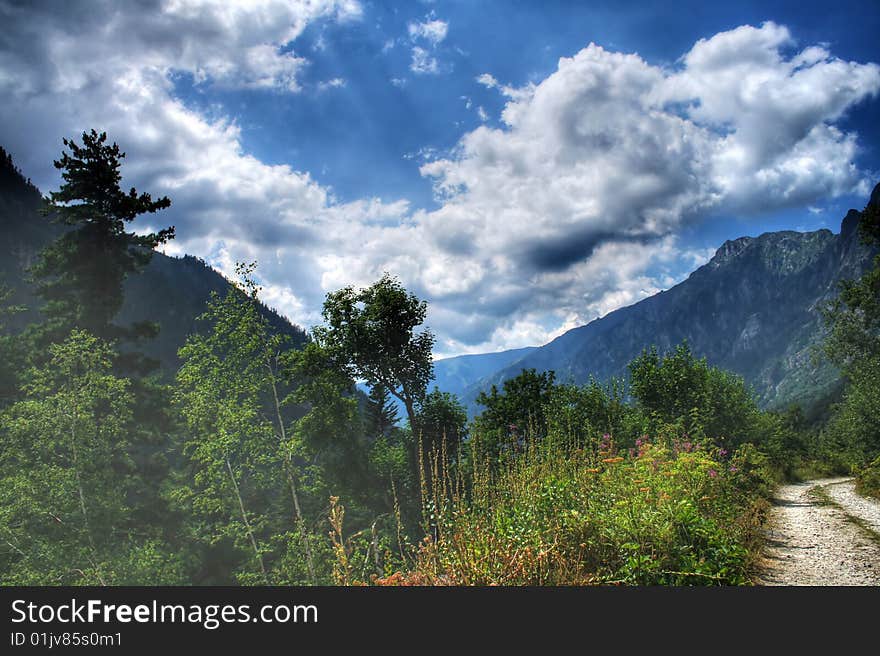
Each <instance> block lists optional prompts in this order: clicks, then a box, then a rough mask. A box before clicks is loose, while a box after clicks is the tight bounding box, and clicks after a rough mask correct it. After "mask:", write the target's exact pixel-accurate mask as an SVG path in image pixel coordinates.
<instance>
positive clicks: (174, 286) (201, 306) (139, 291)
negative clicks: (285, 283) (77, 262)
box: [0, 148, 306, 371]
mask: <svg viewBox="0 0 880 656" xmlns="http://www.w3.org/2000/svg"><path fill="white" fill-rule="evenodd" d="M41 202H42V200H41V195H40V192H39V190H38V189H37V188H36V187H34V186H33V185H32V184H30V182H29V181H27V180H25V178H24V177H23V176H22V174H21V173H20V172H19V171H18V170H17V169H16V168H15V165H14V164H13V162H12V160H11V159H10V158H9V156H8V155H7V153H6V152H5V151H4V150H3V149H2V148H0V234H2V239H0V284H5V285H7V286H9V287H11V288H12V289H13V291H14V296H13V299H12V302H13V303H16V304H21V305H25V306H26V307H27V308H28V311H27V312H26V313H23V314H22V315H18V316H17V317H16V324H17V326H18V327H21V326H23V325H24V324H25V323H27V322H30V321H37V320H39V312H38V308H39V306H40V303H41V301H40V299H39V298H37V297H35V296H34V294H33V289H32V286H31V285H30V284H29V283H28V282H27V280H26V271H27V268H28V267H29V266H31V265H32V264H33V263H34V262H35V261H36V259H37V257H38V255H39V252H40V250H41V249H42V248H43V247H44V246H45V245H46V244H48V243H49V242H50V241H51V240H53V239H55V238H56V237H57V236H58V235H59V234H60V232H61V230H62V228H61V227H60V226H58V225H55V224H53V223H50V222H49V221H48V220H47V219H46V218H45V217H42V216H40V215H39V208H40V206H41ZM228 285H229V282H228V281H227V280H226V278H224V277H223V276H222V275H220V274H219V273H218V272H217V271H215V270H214V269H212V268H211V267H209V266H208V265H207V264H205V263H204V262H203V261H202V260H200V259H198V258H195V257H191V256H185V257H182V258H174V257H168V256H166V255H163V254H161V253H156V254H154V256H153V259H152V261H151V262H150V264H149V265H148V266H147V267H146V268H145V269H144V270H143V271H142V272H141V273H139V274H137V275H133V276H130V277H129V278H128V279H127V280H126V284H125V303H124V304H123V307H122V310H121V311H120V313H119V315H118V316H117V318H116V321H117V323H119V324H122V325H126V324H129V323H131V322H134V321H144V320H149V321H155V322H157V323H158V324H159V327H160V332H159V336H158V337H157V338H156V339H154V340H152V341H150V342H148V343H145V344H144V345H143V346H142V347H141V350H142V351H144V352H145V353H146V354H147V355H149V356H150V357H153V358H156V359H157V360H159V361H160V362H161V364H162V366H163V368H164V369H165V370H166V371H175V370H176V369H177V366H178V360H177V349H178V348H180V347H181V346H182V345H183V343H184V341H185V340H186V336H187V335H189V334H190V333H192V332H194V331H195V330H196V328H197V323H198V322H197V321H196V317H198V316H199V315H200V314H202V313H203V312H204V311H205V304H206V303H207V301H208V298H209V297H210V294H211V292H214V291H216V292H218V293H224V292H225V290H226V289H227V287H228ZM262 310H263V314H264V316H266V317H267V318H268V320H269V322H270V323H271V324H272V325H273V326H274V327H275V328H276V330H279V331H282V332H285V333H287V334H289V335H291V336H292V338H293V339H294V341H295V342H296V343H298V344H301V343H303V342H305V340H306V334H305V332H304V331H303V329H302V328H300V327H299V326H296V325H294V324H292V323H291V322H290V321H288V320H287V319H286V318H284V317H283V316H281V315H280V314H278V313H277V312H275V311H274V310H272V309H270V308H268V307H263V308H262Z"/></svg>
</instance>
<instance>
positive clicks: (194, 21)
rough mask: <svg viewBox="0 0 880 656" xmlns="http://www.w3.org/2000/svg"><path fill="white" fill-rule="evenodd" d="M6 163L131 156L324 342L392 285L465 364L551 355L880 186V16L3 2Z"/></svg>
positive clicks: (292, 2) (163, 218) (193, 248)
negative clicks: (330, 320)
mask: <svg viewBox="0 0 880 656" xmlns="http://www.w3.org/2000/svg"><path fill="white" fill-rule="evenodd" d="M0 23H2V24H3V25H4V29H3V30H2V32H0V100H2V102H0V145H2V146H3V147H4V148H6V150H8V151H9V152H11V153H12V155H13V158H14V160H15V161H16V163H17V164H18V166H19V167H20V168H21V169H22V171H23V172H24V173H25V175H27V176H29V177H30V178H31V179H32V180H33V181H34V183H35V184H37V185H38V186H39V187H40V189H41V190H42V191H43V192H44V193H45V192H48V191H50V190H52V189H56V188H57V186H58V184H59V177H58V172H57V171H56V170H55V169H54V167H53V166H52V160H53V159H56V158H58V157H59V155H60V153H61V151H62V148H63V145H62V138H63V137H74V136H77V135H79V134H81V133H82V132H83V131H84V130H88V129H92V128H95V129H97V130H99V131H107V133H108V135H109V137H110V139H111V140H113V141H116V142H117V143H118V144H119V145H120V147H121V148H122V149H123V150H124V151H125V152H126V153H127V157H126V159H125V161H124V165H123V169H122V174H123V186H125V187H129V186H135V187H137V189H138V190H139V191H148V192H150V193H152V194H153V195H154V196H158V195H167V196H169V197H170V198H171V201H172V207H171V208H170V209H169V210H166V211H164V212H161V213H158V214H156V215H150V216H147V217H143V218H140V219H138V221H137V222H136V224H135V226H134V227H136V228H137V229H138V230H140V231H146V230H150V229H158V228H161V227H165V226H166V225H174V226H175V227H176V231H177V237H176V239H175V240H174V242H172V243H170V244H169V245H167V246H166V247H165V248H164V251H165V252H166V253H167V254H169V255H181V254H183V253H189V254H192V255H197V256H199V257H202V258H204V259H205V260H206V261H207V262H208V263H209V264H211V265H212V266H214V267H216V268H217V269H218V270H220V271H221V272H224V273H226V274H227V275H232V273H233V271H234V266H235V262H237V261H248V262H250V261H254V260H256V261H257V262H258V275H259V278H260V281H261V283H262V286H263V293H262V295H263V299H264V300H265V301H266V302H267V303H268V304H269V305H270V306H273V307H275V308H276V309H277V310H279V311H280V312H281V313H283V314H285V315H286V316H288V317H289V318H290V319H291V320H293V321H294V322H296V323H298V324H300V325H302V326H304V327H306V328H309V327H311V326H313V325H315V324H317V323H320V320H321V316H320V313H321V305H322V303H323V300H324V297H325V295H326V294H327V293H328V292H331V291H335V290H337V289H339V288H341V287H345V286H348V285H353V286H355V287H359V286H364V285H368V284H370V283H371V282H373V281H375V280H377V279H378V278H379V277H380V276H381V275H382V273H383V272H386V271H387V272H389V273H391V274H393V275H395V276H397V277H399V279H400V280H401V282H402V283H403V284H404V285H405V286H406V287H407V289H409V290H410V291H412V292H413V293H415V294H416V295H418V296H419V297H420V298H423V299H425V300H426V301H428V303H429V312H428V320H427V323H428V325H429V326H430V328H431V329H432V330H433V331H434V333H435V334H436V336H437V347H436V355H437V356H450V355H458V354H463V353H478V352H488V351H497V350H501V349H507V348H518V347H522V346H529V345H540V344H543V343H546V342H547V341H549V340H551V339H553V338H554V337H556V336H558V335H559V334H561V333H562V332H564V331H565V330H568V329H570V328H573V327H575V326H578V325H582V324H585V323H587V322H589V321H591V320H592V319H594V318H596V317H598V316H602V315H604V314H607V313H608V312H610V311H612V310H614V309H616V308H619V307H622V306H625V305H629V304H632V303H634V302H637V301H638V300H640V299H642V298H645V297H647V296H650V295H652V294H654V293H656V292H658V291H660V290H662V289H667V288H669V287H670V286H672V285H674V284H676V283H677V282H680V281H681V280H683V279H684V278H686V277H687V275H688V273H690V272H691V271H693V270H694V269H695V268H696V267H698V266H700V265H701V264H703V263H705V262H706V261H707V260H708V259H709V258H710V257H711V256H712V254H713V253H714V251H715V249H716V248H718V247H719V246H720V245H721V244H722V243H723V242H724V240H726V239H735V238H737V237H740V236H743V235H758V234H760V233H762V232H766V231H770V230H782V229H792V230H817V229H820V228H828V229H831V230H833V231H835V232H837V231H838V230H839V225H840V220H841V219H842V217H843V215H844V214H845V213H846V211H847V209H849V208H851V207H853V208H856V209H861V208H862V207H864V205H865V203H866V201H867V197H868V194H869V193H870V190H871V189H872V188H873V186H874V184H876V183H877V182H880V150H878V148H880V122H878V121H877V117H878V115H880V112H878V110H880V96H878V93H880V65H878V62H880V42H878V41H877V38H876V35H877V34H878V33H880V4H878V3H876V2H849V1H847V0H839V1H836V2H834V3H828V2H822V3H816V2H809V1H799V2H772V1H767V0H761V1H760V2H736V3H709V2H703V1H700V2H659V1H655V2H622V1H620V0H617V1H614V2H590V3H583V2H554V1H544V2H523V1H514V0H508V1H505V2H502V1H499V2H489V1H480V0H456V1H449V2H443V1H441V0H436V1H427V0H422V1H417V0H410V1H407V2H376V1H373V2H370V1H367V0H286V1H283V0H238V1H233V0H223V1H220V0H216V1H215V0H131V1H129V2H116V1H110V0H106V1H105V0H90V1H87V2H86V1H75V0H72V1H70V2H55V1H51V0H50V1H44V2H40V1H35V2H19V1H10V0H0Z"/></svg>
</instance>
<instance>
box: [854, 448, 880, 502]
mask: <svg viewBox="0 0 880 656" xmlns="http://www.w3.org/2000/svg"><path fill="white" fill-rule="evenodd" d="M856 491H857V492H858V493H859V494H864V495H870V496H872V497H876V498H877V499H880V456H878V457H877V458H876V459H875V460H874V461H873V462H872V463H871V464H869V465H866V466H865V467H862V468H861V469H859V470H858V471H857V472H856Z"/></svg>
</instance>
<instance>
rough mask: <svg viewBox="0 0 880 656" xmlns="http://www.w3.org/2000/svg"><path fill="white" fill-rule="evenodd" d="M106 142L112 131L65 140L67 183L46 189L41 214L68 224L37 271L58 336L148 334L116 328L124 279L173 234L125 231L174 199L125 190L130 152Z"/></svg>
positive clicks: (64, 175)
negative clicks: (124, 165) (73, 332)
mask: <svg viewBox="0 0 880 656" xmlns="http://www.w3.org/2000/svg"><path fill="white" fill-rule="evenodd" d="M106 142H107V134H106V133H101V134H98V133H97V132H96V131H94V130H92V131H91V132H84V133H83V135H82V145H79V144H77V143H76V142H75V141H74V140H73V139H64V145H65V146H66V147H68V148H70V153H67V152H63V153H62V155H61V159H60V160H57V161H55V168H57V169H59V170H60V171H61V177H62V179H63V183H62V185H61V187H60V189H59V190H58V191H54V192H51V193H50V194H49V196H48V198H47V199H46V207H45V209H44V212H45V213H46V214H51V215H53V216H54V217H55V220H56V221H58V222H59V223H61V224H63V225H65V226H68V229H67V230H65V231H64V232H63V233H62V235H61V236H60V237H59V238H58V239H57V240H56V241H55V242H54V243H52V244H50V245H49V246H48V247H46V248H45V249H44V250H43V252H42V254H41V258H40V260H39V262H37V264H36V265H35V266H34V267H33V269H32V274H33V276H34V278H35V279H37V280H38V281H39V284H38V288H37V289H38V293H39V295H40V296H41V297H42V298H43V299H44V300H45V301H46V305H45V308H44V310H43V311H44V313H45V314H46V316H47V317H48V318H49V320H50V324H51V325H52V326H54V327H55V331H54V334H57V331H58V330H69V329H70V328H73V327H77V328H83V329H85V330H88V331H90V332H92V333H93V334H95V335H98V336H100V337H103V338H115V337H119V336H123V335H125V336H134V335H137V334H140V333H141V332H144V331H145V329H143V330H138V329H130V330H128V331H122V330H120V329H119V328H117V327H113V326H112V321H113V318H114V317H115V316H116V314H117V313H118V312H119V309H120V308H121V307H122V301H123V288H122V283H123V281H124V279H125V277H126V276H127V275H129V274H131V273H133V272H135V271H138V270H139V269H141V268H142V267H144V266H145V265H146V264H147V263H148V262H149V261H150V257H151V256H152V249H153V248H155V247H156V246H158V245H159V244H163V243H165V242H166V241H168V240H169V239H172V238H173V237H174V228H173V227H172V228H166V229H164V230H160V231H159V232H157V233H150V234H145V235H142V234H137V233H135V232H127V231H126V227H127V224H129V223H131V222H132V221H133V220H134V219H135V218H136V217H137V216H139V215H140V214H144V213H153V212H156V211H158V210H161V209H164V208H166V207H168V206H169V205H170V204H171V201H170V200H168V198H164V197H163V198H160V199H158V200H153V199H152V198H151V196H150V195H149V194H146V193H142V194H138V193H137V191H136V190H135V189H134V188H132V189H131V190H130V191H128V192H127V193H126V192H124V191H123V190H122V189H121V188H120V182H121V179H122V177H121V174H120V172H119V169H120V166H121V160H122V159H123V158H124V157H125V153H123V152H121V151H120V149H119V147H118V146H117V145H116V144H115V143H114V144H112V145H109V146H108V145H107V143H106ZM142 328H143V327H142ZM145 334H150V333H149V331H146V333H145Z"/></svg>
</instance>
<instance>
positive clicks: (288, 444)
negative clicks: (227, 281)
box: [176, 265, 316, 583]
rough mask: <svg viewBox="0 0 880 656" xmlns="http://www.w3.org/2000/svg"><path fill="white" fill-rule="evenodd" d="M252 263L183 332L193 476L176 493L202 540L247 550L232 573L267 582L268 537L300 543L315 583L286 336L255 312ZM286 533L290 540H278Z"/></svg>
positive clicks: (182, 374) (181, 382) (182, 384)
mask: <svg viewBox="0 0 880 656" xmlns="http://www.w3.org/2000/svg"><path fill="white" fill-rule="evenodd" d="M253 270H254V269H253V265H250V266H245V265H239V266H238V267H237V273H238V274H239V276H240V278H241V282H240V283H239V284H237V285H232V286H230V289H229V292H228V293H227V294H226V296H225V297H223V298H220V297H219V295H216V294H215V295H213V296H212V298H211V301H210V302H209V304H208V309H207V311H206V312H205V314H204V315H203V316H202V317H201V319H202V321H203V322H205V323H206V324H207V325H208V326H209V330H208V332H207V333H206V334H204V335H202V334H195V335H191V336H190V337H189V339H187V342H186V344H185V345H184V346H183V347H182V348H181V349H180V357H181V359H182V360H183V364H182V366H181V368H180V370H179V371H178V373H177V388H176V399H177V403H178V405H179V407H180V410H181V412H182V415H183V418H184V420H185V423H186V426H187V428H188V430H189V431H190V434H191V437H190V439H189V440H188V442H187V444H186V446H185V449H186V453H187V454H188V455H189V457H190V459H191V461H192V463H193V466H194V467H195V478H194V481H193V484H194V485H193V487H192V488H191V489H186V488H184V489H181V490H179V491H178V494H177V497H178V500H180V501H183V502H185V503H186V504H189V505H190V507H191V509H192V512H193V513H195V515H196V516H197V517H198V518H200V522H201V525H200V531H201V533H202V537H203V538H204V539H206V540H207V541H208V542H209V543H218V542H220V541H222V540H224V539H229V540H232V542H233V543H234V544H235V545H236V546H237V547H239V548H241V549H243V550H245V551H250V553H251V558H250V559H249V561H250V563H249V564H246V565H245V567H244V570H243V571H239V572H238V575H239V578H240V580H242V581H245V582H248V581H259V582H262V583H269V582H272V581H273V577H272V572H271V571H270V569H271V562H268V561H269V557H270V556H272V554H270V546H269V545H270V543H271V542H272V541H273V540H274V541H275V542H276V543H277V542H279V540H280V542H281V543H283V544H287V545H290V544H296V543H299V544H301V547H302V549H303V552H304V554H305V565H306V568H307V572H308V578H309V580H310V581H311V582H315V580H316V570H315V564H314V561H313V558H312V553H311V540H310V535H309V534H308V530H307V528H306V521H305V517H304V515H303V508H302V502H301V499H300V486H301V481H300V472H299V469H298V467H297V465H296V463H297V460H296V457H297V454H298V451H299V445H298V443H297V440H296V438H295V436H294V434H293V432H292V431H291V430H290V423H291V418H290V417H289V416H288V415H287V414H286V413H285V407H286V405H287V401H288V399H287V398H286V396H285V395H284V393H283V388H282V385H283V381H284V376H285V374H284V369H285V368H286V367H287V362H286V360H287V358H288V357H289V351H288V350H287V349H288V346H289V344H288V339H287V338H286V337H285V336H284V335H280V334H277V333H274V332H272V331H271V330H270V328H269V326H268V324H267V321H266V319H265V317H263V316H262V315H261V314H260V312H259V310H258V305H257V294H258V292H259V288H258V287H257V285H256V283H255V281H254V279H253V277H252V274H253ZM284 500H286V502H285V501H284ZM291 533H292V534H294V537H295V538H296V539H292V540H282V539H281V537H283V536H282V534H286V535H290V534H291ZM275 557H276V558H278V556H277V554H276V555H275Z"/></svg>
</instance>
